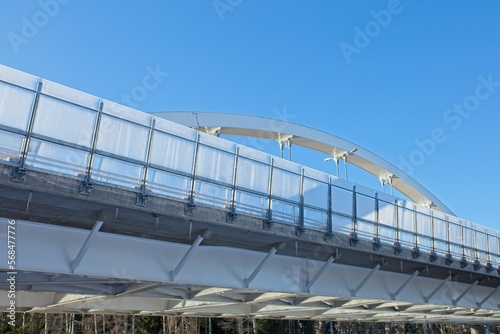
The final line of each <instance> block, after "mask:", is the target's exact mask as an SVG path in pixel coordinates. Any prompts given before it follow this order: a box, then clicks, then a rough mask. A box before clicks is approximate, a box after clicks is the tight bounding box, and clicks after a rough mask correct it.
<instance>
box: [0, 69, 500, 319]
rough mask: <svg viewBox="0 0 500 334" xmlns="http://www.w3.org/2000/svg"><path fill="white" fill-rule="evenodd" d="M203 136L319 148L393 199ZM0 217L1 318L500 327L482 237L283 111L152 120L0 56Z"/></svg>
mask: <svg viewBox="0 0 500 334" xmlns="http://www.w3.org/2000/svg"><path fill="white" fill-rule="evenodd" d="M167 118H170V119H171V120H168V119H167ZM172 120H173V121H172ZM179 123H182V124H185V125H187V126H184V125H181V124H179ZM270 124H275V125H277V126H276V127H273V126H271V125H270ZM278 125H279V126H278ZM220 134H236V135H244V136H255V137H263V138H268V139H272V140H276V141H278V142H279V143H280V144H281V145H283V144H286V143H288V144H291V143H292V142H293V144H294V145H301V146H304V147H309V148H312V149H315V150H318V151H320V152H324V153H325V154H328V155H329V156H331V158H332V159H333V160H334V161H335V162H336V163H337V165H338V163H339V160H344V163H351V164H354V165H357V166H358V167H360V168H362V169H364V170H366V171H367V172H368V173H371V174H372V175H374V176H375V177H377V178H378V179H379V180H380V181H381V182H382V184H388V185H390V186H391V187H394V188H395V189H398V190H399V191H400V192H401V193H403V194H404V195H405V196H406V197H407V199H404V198H396V197H394V196H392V195H390V194H386V193H384V192H383V191H378V190H375V189H370V188H367V187H364V186H362V185H358V184H354V183H352V182H350V181H348V180H346V179H342V178H340V177H338V175H336V176H334V175H329V174H326V173H323V172H321V171H318V170H314V169H312V168H309V167H307V166H303V165H299V164H296V163H293V162H291V161H288V160H285V159H282V158H280V157H275V156H272V155H269V154H267V153H264V152H261V151H258V150H254V149H251V148H249V147H245V146H243V145H237V144H236V143H234V142H231V141H228V140H225V139H223V138H220V137H219V135H220ZM0 217H1V218H0V231H1V232H0V248H1V249H2V252H1V253H0V254H2V255H1V256H2V257H3V259H2V260H1V261H0V307H1V308H3V309H4V310H6V309H8V308H9V307H10V308H11V309H14V308H15V312H42V313H50V312H56V313H59V312H75V313H79V312H81V313H98V314H102V313H108V314H110V313H125V314H144V315H183V316H211V317H229V316H230V317H255V318H281V319H311V320H338V321H352V320H355V321H380V322H416V323H460V324H473V325H477V324H480V325H499V324H500V311H499V302H500V301H499V293H498V290H499V286H500V284H499V283H500V277H499V265H500V257H499V254H500V251H499V247H500V244H499V237H500V235H499V233H498V232H497V231H494V230H491V229H488V228H485V227H482V226H480V225H477V224H474V223H472V222H469V221H466V220H463V219H460V218H459V217H456V216H455V215H454V214H453V213H452V212H451V211H450V210H449V209H448V208H447V207H446V206H445V205H444V204H443V203H442V202H441V201H440V200H439V199H437V198H436V197H435V196H434V195H433V194H431V193H430V192H429V191H428V190H427V189H425V188H424V187H423V186H422V185H420V184H419V183H418V182H417V181H415V180H413V179H412V178H411V177H410V176H408V175H406V174H405V173H404V172H402V171H401V170H399V169H398V168H397V167H395V166H393V165H392V164H390V163H388V162H387V161H385V160H383V159H382V158H380V157H378V156H376V155H375V154H373V153H371V152H369V151H368V150H365V149H363V148H361V147H359V146H357V145H355V144H353V143H350V142H348V141H346V140H343V139H341V138H338V137H335V136H333V135H330V134H326V133H324V132H320V131H317V130H314V129H310V128H306V127H304V126H300V125H297V124H291V123H288V122H285V121H279V120H272V119H263V118H256V117H251V116H241V115H228V114H217V113H215V114H206V113H195V114H193V113H158V114H156V115H152V114H147V113H143V112H140V111H137V110H134V109H131V108H128V107H125V106H123V105H119V104H116V103H114V102H111V101H107V100H104V99H100V98H97V97H94V96H91V95H88V94H85V93H83V92H80V91H76V90H73V89H71V88H68V87H65V86H62V85H59V84H57V83H54V82H50V81H48V80H45V79H41V78H38V77H36V76H33V75H30V74H26V73H22V72H19V71H17V70H14V69H11V68H8V67H5V66H0ZM12 292H13V294H12ZM12 305H15V307H12Z"/></svg>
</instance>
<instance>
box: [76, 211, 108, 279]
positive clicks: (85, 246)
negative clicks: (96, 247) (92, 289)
mask: <svg viewBox="0 0 500 334" xmlns="http://www.w3.org/2000/svg"><path fill="white" fill-rule="evenodd" d="M102 224H104V221H102V220H98V221H96V222H95V224H94V227H93V228H92V231H90V233H89V235H88V237H87V239H86V240H85V242H84V243H83V245H82V248H81V249H80V251H79V252H78V255H77V256H76V258H75V259H74V260H73V261H72V262H71V272H73V273H74V272H75V270H76V268H78V266H79V265H80V262H82V259H83V257H84V256H85V254H86V253H87V251H88V249H89V247H90V245H91V244H92V241H93V240H94V238H95V236H96V235H97V232H99V230H100V229H101V226H102Z"/></svg>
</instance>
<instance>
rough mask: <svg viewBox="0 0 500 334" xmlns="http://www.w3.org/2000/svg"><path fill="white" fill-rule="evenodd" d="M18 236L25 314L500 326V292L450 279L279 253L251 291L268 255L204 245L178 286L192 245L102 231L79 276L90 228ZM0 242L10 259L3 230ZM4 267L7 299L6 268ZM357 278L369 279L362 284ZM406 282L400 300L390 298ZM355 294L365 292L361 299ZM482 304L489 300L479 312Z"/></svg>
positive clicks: (0, 226) (2, 296) (46, 228)
mask: <svg viewBox="0 0 500 334" xmlns="http://www.w3.org/2000/svg"><path fill="white" fill-rule="evenodd" d="M7 224H8V220H7V219H5V218H2V219H0V230H1V231H6V230H7ZM16 231H17V232H16V233H17V236H18V239H17V244H16V250H17V252H16V254H17V266H16V270H17V276H16V289H17V291H16V306H17V310H18V311H29V312H90V311H92V312H97V310H99V312H110V313H137V314H156V315H162V314H163V315H164V314H179V315H185V316H194V315H198V316H200V315H201V316H250V317H283V318H290V319H293V318H301V319H305V318H307V319H336V320H347V319H358V320H361V321H387V320H388V319H391V320H390V321H415V322H456V323H482V324H500V311H499V309H498V303H499V299H498V296H495V295H492V293H494V292H495V291H497V289H494V288H488V287H484V286H479V285H474V288H473V289H472V288H471V287H472V286H471V285H468V284H462V283H457V282H448V283H447V284H445V285H444V286H443V281H442V280H438V279H432V278H427V277H424V276H423V275H422V276H417V275H414V277H413V279H411V280H408V275H403V274H398V273H393V272H387V271H384V270H374V269H366V268H359V267H355V266H346V265H341V264H337V263H335V262H333V261H328V262H327V263H328V266H325V262H323V261H316V260H305V259H301V258H296V257H289V256H283V255H279V254H275V255H274V256H272V257H269V259H268V261H267V263H266V265H265V266H263V267H262V268H261V270H260V272H259V275H257V276H255V278H254V280H253V281H252V288H250V289H249V288H247V287H246V286H245V277H249V275H251V273H252V272H253V270H254V268H253V267H252V266H248V265H247V264H248V263H260V262H261V261H262V255H263V253H259V252H254V251H248V250H242V249H234V248H228V247H212V246H203V245H200V246H198V247H197V249H196V251H195V252H192V254H191V257H190V259H189V261H187V262H186V263H185V265H184V267H183V269H182V271H180V272H179V273H178V275H177V276H176V280H175V282H174V281H172V280H171V279H170V277H169V273H170V271H171V270H172V269H173V268H175V267H176V266H177V265H178V263H179V260H180V259H181V258H182V257H183V256H184V255H185V254H186V253H187V251H188V250H189V249H190V246H189V245H181V244H175V243H169V242H162V241H153V240H149V239H142V238H135V237H127V236H122V235H115V234H108V233H103V232H98V233H97V234H96V236H95V238H94V241H93V243H92V245H91V247H89V249H88V251H87V254H86V256H85V257H84V258H83V260H82V261H81V263H80V265H79V266H78V267H77V268H76V270H75V272H74V273H73V272H72V267H71V263H72V259H73V258H74V256H75V255H76V254H77V253H78V251H79V249H80V246H79V245H81V244H82V243H83V241H85V239H86V237H87V236H88V231H86V230H81V229H75V228H68V227H60V226H53V225H46V224H39V223H34V222H25V221H17V222H16ZM0 245H1V248H2V253H3V252H4V249H6V236H5V233H2V234H1V236H0ZM330 262H333V263H330ZM0 270H1V271H2V272H1V273H0V279H1V280H0V290H3V291H4V292H5V290H6V289H7V284H6V277H5V276H6V275H7V274H6V272H7V266H6V261H1V262H0ZM319 272H321V273H322V274H321V275H319V276H318V275H316V274H317V273H319ZM316 276H318V277H316ZM310 277H313V280H309V278H310ZM353 277H370V279H368V280H365V279H363V285H362V286H360V284H359V283H357V282H353V280H352V278H353ZM313 281H314V285H310V284H309V283H308V282H313ZM402 285H405V288H404V289H403V290H401V291H399V293H398V294H397V295H396V294H394V293H391V291H394V288H395V287H400V286H402ZM441 286H442V288H440V287H441ZM308 289H310V292H308V291H307V290H308ZM353 289H358V291H357V294H356V297H352V295H351V293H352V290H353ZM437 289H439V293H436V294H435V295H433V296H432V298H430V300H429V301H428V302H427V301H426V296H427V295H429V294H430V293H431V292H433V291H435V290H437ZM7 290H8V289H7ZM393 298H395V299H396V300H393ZM8 302H9V299H8V297H7V293H0V307H6V306H7V305H8ZM454 303H456V304H457V305H453V304H454ZM478 303H483V304H482V305H481V307H480V308H478Z"/></svg>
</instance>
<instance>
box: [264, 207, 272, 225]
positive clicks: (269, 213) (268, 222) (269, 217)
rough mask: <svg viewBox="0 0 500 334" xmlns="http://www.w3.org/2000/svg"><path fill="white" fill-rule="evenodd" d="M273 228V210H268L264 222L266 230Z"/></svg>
mask: <svg viewBox="0 0 500 334" xmlns="http://www.w3.org/2000/svg"><path fill="white" fill-rule="evenodd" d="M272 226H273V212H272V210H271V209H267V212H266V218H265V219H264V220H263V228H264V230H270V229H271V227H272Z"/></svg>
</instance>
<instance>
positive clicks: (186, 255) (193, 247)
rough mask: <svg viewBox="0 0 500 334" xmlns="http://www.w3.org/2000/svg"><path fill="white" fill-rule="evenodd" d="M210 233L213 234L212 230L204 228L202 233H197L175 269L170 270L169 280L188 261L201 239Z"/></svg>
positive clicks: (173, 277) (208, 237) (208, 236)
mask: <svg viewBox="0 0 500 334" xmlns="http://www.w3.org/2000/svg"><path fill="white" fill-rule="evenodd" d="M212 235H213V231H212V230H205V232H204V233H203V235H199V236H198V237H197V238H196V240H195V241H194V242H193V244H192V245H191V247H189V249H188V251H187V252H186V254H184V256H183V257H182V259H181V260H180V261H179V263H178V264H177V266H176V267H175V269H174V270H172V271H171V272H170V280H172V281H173V280H174V279H175V277H176V276H177V275H178V274H179V272H180V271H181V270H182V268H183V267H184V266H185V265H186V263H187V262H188V261H189V259H190V258H191V256H192V255H193V251H194V250H195V249H196V248H198V246H199V245H200V244H201V242H202V241H203V239H210V237H211V236H212Z"/></svg>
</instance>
